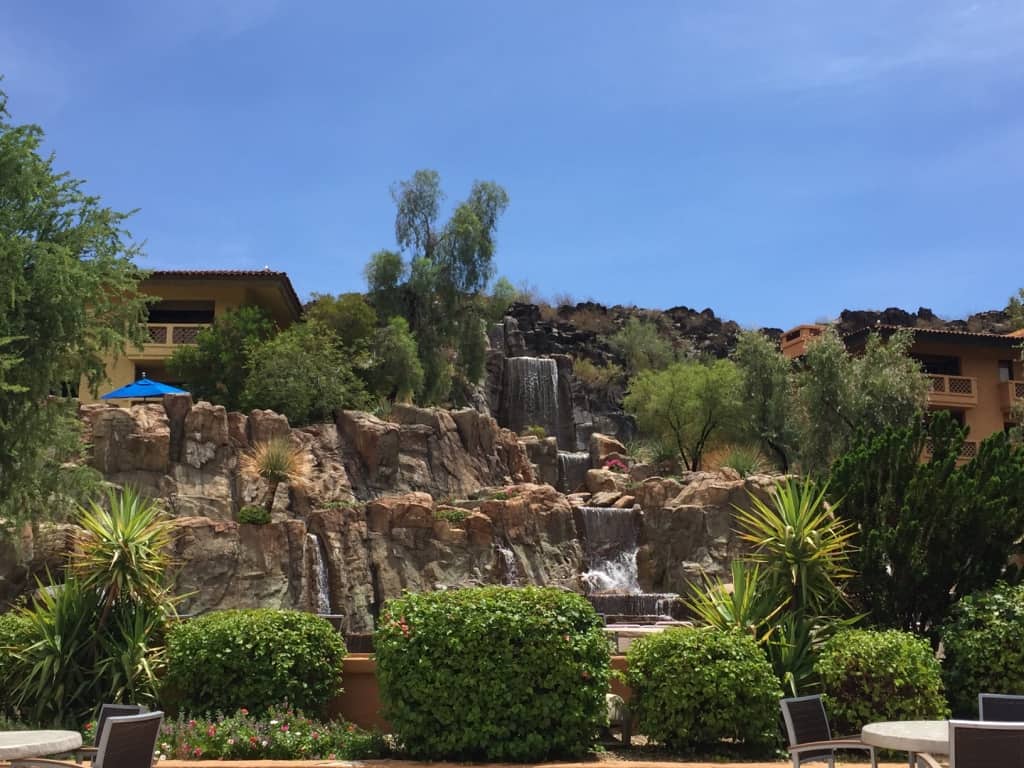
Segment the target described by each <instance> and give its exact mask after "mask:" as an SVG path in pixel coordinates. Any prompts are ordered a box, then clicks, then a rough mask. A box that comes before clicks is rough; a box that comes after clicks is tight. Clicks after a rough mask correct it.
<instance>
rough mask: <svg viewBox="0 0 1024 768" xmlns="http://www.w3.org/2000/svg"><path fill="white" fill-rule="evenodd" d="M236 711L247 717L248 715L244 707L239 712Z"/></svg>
mask: <svg viewBox="0 0 1024 768" xmlns="http://www.w3.org/2000/svg"><path fill="white" fill-rule="evenodd" d="M238 711H239V712H241V713H242V714H243V715H248V714H249V710H248V709H246V708H245V707H242V708H241V709H240V710H238Z"/></svg>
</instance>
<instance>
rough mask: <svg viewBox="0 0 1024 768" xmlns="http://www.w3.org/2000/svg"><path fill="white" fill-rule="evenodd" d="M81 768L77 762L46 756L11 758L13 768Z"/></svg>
mask: <svg viewBox="0 0 1024 768" xmlns="http://www.w3.org/2000/svg"><path fill="white" fill-rule="evenodd" d="M36 766H38V768H81V766H80V765H78V764H77V763H69V762H66V761H64V760H47V759H46V758H45V757H23V758H21V759H20V760H11V768H36Z"/></svg>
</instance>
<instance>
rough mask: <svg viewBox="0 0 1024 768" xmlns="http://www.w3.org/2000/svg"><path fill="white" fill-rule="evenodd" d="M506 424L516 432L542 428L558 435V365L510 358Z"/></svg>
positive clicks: (537, 359) (505, 394) (505, 393)
mask: <svg viewBox="0 0 1024 768" xmlns="http://www.w3.org/2000/svg"><path fill="white" fill-rule="evenodd" d="M502 396H503V398H504V403H503V411H504V413H505V423H506V424H507V425H508V427H509V429H511V430H512V431H514V432H521V431H522V430H523V429H525V428H526V427H529V426H534V425H537V426H541V427H544V429H545V431H546V432H547V433H548V434H549V435H557V434H558V366H557V364H556V363H555V361H554V360H552V359H550V358H546V357H509V358H506V360H505V386H504V387H503V394H502Z"/></svg>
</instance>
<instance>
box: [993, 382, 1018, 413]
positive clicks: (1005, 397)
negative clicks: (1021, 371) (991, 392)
mask: <svg viewBox="0 0 1024 768" xmlns="http://www.w3.org/2000/svg"><path fill="white" fill-rule="evenodd" d="M999 397H1000V400H1001V401H1002V406H1003V410H1004V411H1006V412H1007V413H1009V412H1011V411H1012V410H1013V409H1014V408H1018V407H1024V381H1001V382H999Z"/></svg>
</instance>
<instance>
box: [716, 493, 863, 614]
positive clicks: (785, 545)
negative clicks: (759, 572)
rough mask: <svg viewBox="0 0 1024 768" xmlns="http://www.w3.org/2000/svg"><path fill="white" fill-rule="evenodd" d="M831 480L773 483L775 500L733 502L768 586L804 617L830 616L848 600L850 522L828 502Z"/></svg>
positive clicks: (751, 497) (739, 521)
mask: <svg viewBox="0 0 1024 768" xmlns="http://www.w3.org/2000/svg"><path fill="white" fill-rule="evenodd" d="M827 489H828V485H827V484H825V485H823V486H821V487H818V485H817V484H816V483H815V482H814V481H813V480H811V479H809V478H808V479H806V480H803V481H802V482H800V481H794V480H786V481H784V482H782V483H779V484H778V485H776V486H775V488H774V490H773V491H772V493H771V503H770V504H766V503H765V502H764V501H762V500H761V499H759V498H758V497H756V496H755V495H753V494H751V495H750V500H751V507H750V508H749V509H744V508H742V507H739V506H735V505H734V506H735V509H736V513H737V514H736V521H737V522H738V523H739V526H740V530H739V535H740V538H741V539H742V540H743V541H746V542H747V543H749V544H750V545H751V554H750V559H751V561H752V562H755V563H758V564H760V565H762V566H763V567H764V575H765V578H766V579H767V580H768V585H769V587H770V588H771V589H772V590H773V591H774V592H775V593H776V594H777V596H778V599H779V600H788V606H789V610H790V611H792V612H794V613H795V614H796V615H797V618H801V617H803V616H806V615H813V616H826V615H830V614H831V613H832V612H833V611H834V610H836V609H837V608H839V607H841V606H843V605H845V604H846V599H845V597H844V595H843V592H842V582H843V581H845V580H846V579H848V578H849V577H850V576H851V575H852V574H853V571H852V570H851V569H850V567H849V565H848V563H849V555H850V548H851V546H850V539H851V538H852V537H853V535H854V530H853V527H852V526H851V525H849V524H848V523H846V522H844V521H843V520H841V519H840V518H838V517H837V516H836V514H835V511H836V507H837V506H838V505H837V504H836V505H833V506H831V507H829V506H828V504H827V503H826V501H825V492H826V491H827Z"/></svg>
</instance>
